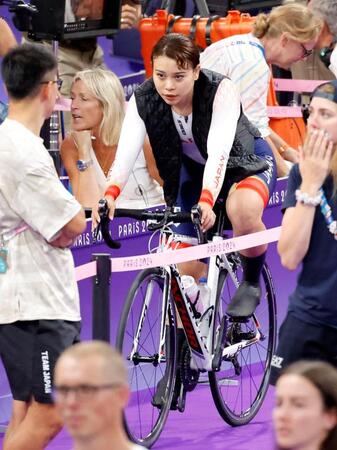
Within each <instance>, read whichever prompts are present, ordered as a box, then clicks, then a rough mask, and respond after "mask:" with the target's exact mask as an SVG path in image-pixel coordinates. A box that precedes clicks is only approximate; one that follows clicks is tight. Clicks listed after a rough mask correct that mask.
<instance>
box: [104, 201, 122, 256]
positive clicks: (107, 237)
mask: <svg viewBox="0 0 337 450" xmlns="http://www.w3.org/2000/svg"><path fill="white" fill-rule="evenodd" d="M98 214H99V217H100V223H99V227H100V229H101V231H102V236H103V239H104V241H105V243H106V245H107V246H108V247H110V248H113V249H117V248H120V246H121V244H120V242H117V241H114V240H113V239H112V237H111V236H110V233H109V224H110V219H109V208H108V202H107V200H106V199H105V198H101V200H100V201H99V202H98Z"/></svg>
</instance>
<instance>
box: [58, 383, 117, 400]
mask: <svg viewBox="0 0 337 450" xmlns="http://www.w3.org/2000/svg"><path fill="white" fill-rule="evenodd" d="M119 386H120V383H109V384H79V385H77V386H63V385H60V386H54V388H53V393H54V397H55V398H56V399H57V400H60V401H62V400H65V399H66V398H67V397H68V395H69V394H70V393H73V394H75V396H76V398H77V399H78V400H89V399H90V398H92V397H93V396H94V395H95V394H97V392H99V391H102V390H104V389H115V388H118V387H119Z"/></svg>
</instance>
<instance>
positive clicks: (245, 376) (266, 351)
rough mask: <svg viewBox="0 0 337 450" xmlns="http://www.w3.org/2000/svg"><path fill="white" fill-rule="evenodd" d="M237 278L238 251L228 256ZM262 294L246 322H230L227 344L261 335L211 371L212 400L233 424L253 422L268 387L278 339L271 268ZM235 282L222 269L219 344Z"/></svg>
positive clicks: (217, 318) (239, 273)
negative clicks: (272, 359) (223, 321)
mask: <svg viewBox="0 0 337 450" xmlns="http://www.w3.org/2000/svg"><path fill="white" fill-rule="evenodd" d="M229 261H230V262H231V263H232V265H233V268H234V269H235V275H236V277H237V281H238V282H240V280H242V268H241V265H240V262H239V258H238V257H237V255H233V256H230V257H229ZM261 278H262V280H261V288H262V296H261V301H260V305H259V306H258V308H257V309H256V311H255V318H256V321H254V319H253V318H251V319H249V320H248V322H246V323H233V322H228V328H227V335H226V347H228V346H230V345H233V344H235V343H239V342H240V341H241V340H247V339H252V338H254V335H257V332H259V333H260V335H261V337H260V339H259V340H257V341H256V342H254V343H253V344H251V345H249V346H247V347H243V348H240V347H238V348H237V350H236V351H235V352H234V354H231V355H229V356H225V357H223V358H222V362H221V366H220V370H219V371H216V372H210V373H209V381H210V387H211V391H212V396H213V400H214V402H215V405H216V407H217V409H218V412H219V413H220V415H221V417H222V418H223V419H224V420H225V421H226V422H227V423H229V424H230V425H233V426H238V425H244V424H246V423H248V422H250V421H251V420H252V419H253V417H254V416H255V415H256V413H257V412H258V410H259V409H260V407H261V405H262V402H263V399H264V397H265V395H266V393H267V390H268V384H269V377H270V368H271V367H270V365H271V358H272V355H273V353H274V347H275V341H276V301H275V292H274V288H273V283H272V278H271V275H270V272H269V269H268V267H267V266H266V265H264V267H263V270H262V277H261ZM236 289H237V286H236V283H235V282H234V281H233V280H232V278H231V276H230V275H229V274H228V272H227V270H223V271H222V272H221V273H220V278H219V285H218V298H217V305H216V313H215V327H214V336H213V342H214V344H216V341H217V337H218V336H217V333H218V330H219V324H220V322H221V318H222V317H223V315H224V313H225V311H226V308H227V305H228V303H229V301H230V299H231V298H232V296H233V294H234V292H235V291H236Z"/></svg>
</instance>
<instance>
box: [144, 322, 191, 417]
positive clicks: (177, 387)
mask: <svg viewBox="0 0 337 450" xmlns="http://www.w3.org/2000/svg"><path fill="white" fill-rule="evenodd" d="M166 336H168V332H167V333H166ZM176 338H177V365H176V381H175V384H174V392H173V397H172V402H171V406H170V409H172V410H176V409H179V408H178V400H179V397H180V395H181V393H182V382H181V376H180V364H181V363H180V356H181V352H182V348H183V345H184V342H186V336H185V332H184V330H183V329H182V328H178V329H177V336H176ZM167 344H168V343H167ZM166 386H167V373H166V371H165V373H164V376H163V377H162V378H161V379H160V380H159V381H158V383H157V387H156V393H155V394H154V397H153V399H152V402H151V403H152V405H153V406H156V407H157V408H161V407H162V406H163V404H165V403H166V402H167V398H166V396H165V391H166Z"/></svg>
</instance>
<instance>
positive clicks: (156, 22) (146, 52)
mask: <svg viewBox="0 0 337 450" xmlns="http://www.w3.org/2000/svg"><path fill="white" fill-rule="evenodd" d="M254 20H255V18H254V17H252V16H250V14H247V13H240V11H228V14H227V16H226V17H219V16H210V17H200V16H193V17H192V18H187V17H181V16H174V15H173V14H168V12H167V11H166V10H157V11H156V14H155V15H154V16H152V17H148V18H145V19H142V20H141V22H140V27H139V29H140V34H141V44H142V56H143V60H144V66H145V71H146V76H147V77H150V76H151V75H152V66H151V52H152V48H153V46H154V45H155V43H156V42H157V41H158V40H159V39H160V38H161V37H162V36H163V35H164V34H165V33H182V34H186V35H189V36H190V37H191V38H192V39H193V40H194V41H195V42H196V43H197V45H198V46H199V47H200V48H202V49H203V48H205V47H207V46H208V45H210V44H211V43H212V42H216V41H218V40H220V39H223V38H226V37H228V36H232V35H235V34H245V33H249V32H250V31H251V29H252V25H253V23H254ZM267 104H268V106H278V103H277V100H276V95H275V90H274V86H273V83H272V81H271V83H270V86H269V92H268V100H267ZM269 124H270V127H271V128H272V129H273V130H274V131H275V132H276V133H278V134H279V135H280V136H281V137H282V138H283V139H284V140H285V141H286V142H287V143H288V144H289V145H290V146H291V147H294V148H298V147H299V145H301V144H302V142H303V138H304V135H305V124H304V121H303V119H302V118H287V117H285V118H277V119H275V118H272V119H270V122H269Z"/></svg>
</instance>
